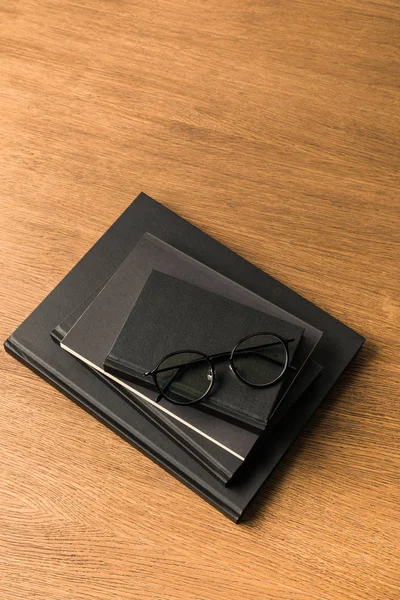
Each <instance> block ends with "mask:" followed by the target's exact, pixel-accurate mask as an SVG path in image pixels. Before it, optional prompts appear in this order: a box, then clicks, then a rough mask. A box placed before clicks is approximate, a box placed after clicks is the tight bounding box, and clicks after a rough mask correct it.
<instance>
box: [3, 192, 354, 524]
mask: <svg viewBox="0 0 400 600" xmlns="http://www.w3.org/2000/svg"><path fill="white" fill-rule="evenodd" d="M363 341H364V339H363V338H362V337H361V336H360V335H358V334H357V333H356V332H355V331H353V330H352V329H349V328H348V327H346V326H345V325H344V324H342V323H340V322H339V321H338V320H336V319H335V318H333V317H331V316H330V315H329V314H327V313H326V312H324V311H323V310H321V309H319V308H318V307H317V306H315V305H313V304H311V303H310V302H308V301H307V300H305V299H304V298H302V297H301V296H299V295H298V294H296V293H295V292H293V291H292V290H290V289H289V288H287V287H286V286H284V285H283V284H281V283H279V282H278V281H276V280H275V279H273V278H272V277H271V276H270V275H268V274H266V273H264V272H262V271H260V270H259V269H257V268H256V267H254V266H253V265H251V264H249V263H248V262H246V261H245V260H244V259H242V258H240V257H239V256H237V255H236V254H234V253H233V252H231V251H230V250H228V249H227V248H226V247H224V246H222V245H221V244H219V243H218V242H216V241H215V240H213V239H212V238H210V237H209V236H208V235H206V234H205V233H203V232H202V231H200V230H199V229H197V228H196V227H194V226H193V225H191V224H189V223H188V222H186V221H184V220H183V219H181V218H180V217H178V216H177V215H176V214H174V213H173V212H171V211H170V210H168V209H167V208H165V207H164V206H162V205H161V204H159V203H157V202H156V201H155V200H153V199H151V198H150V197H148V196H146V195H145V194H140V195H139V196H138V197H137V198H136V200H135V201H134V202H133V203H132V204H131V205H130V206H129V207H128V209H127V210H126V211H125V212H124V213H123V214H122V215H121V217H120V218H119V219H118V220H117V221H116V222H115V223H114V225H112V226H111V227H110V229H109V230H108V231H107V232H106V233H105V234H104V235H103V236H102V237H101V238H100V240H99V241H98V242H97V243H96V244H95V245H94V246H93V248H92V249H91V250H90V251H89V252H88V253H87V254H86V255H85V256H84V257H83V258H82V259H81V260H80V261H79V263H78V264H77V265H76V266H75V267H74V268H73V269H72V271H71V272H70V273H69V274H68V275H67V276H66V277H65V278H64V279H63V281H61V283H60V284H59V285H57V287H56V288H55V289H54V290H53V291H52V292H51V293H50V294H49V296H48V297H47V298H46V299H45V300H44V301H43V302H42V303H41V304H40V305H39V306H38V307H37V308H36V310H35V311H34V312H33V313H32V314H31V315H30V316H29V317H28V318H27V319H26V320H25V321H24V323H22V325H20V327H19V328H18V329H17V330H16V331H15V332H14V333H13V334H12V335H11V336H10V337H9V339H8V340H7V341H6V343H5V347H6V350H7V351H9V352H10V353H11V354H12V355H14V356H15V357H16V358H18V359H19V360H21V361H22V362H23V363H25V364H26V365H28V366H29V367H30V368H31V369H33V370H34V371H36V372H37V373H39V374H40V375H41V376H42V377H44V378H45V379H46V380H48V381H49V382H50V383H52V384H53V385H54V386H56V387H57V388H58V389H60V390H62V391H63V392H64V393H65V394H66V395H68V396H69V397H70V398H71V399H73V400H75V401H76V402H77V403H78V404H80V405H81V406H82V407H84V408H85V409H86V410H88V411H89V412H90V413H92V414H93V415H94V416H96V417H97V418H98V419H100V420H101V421H102V422H103V423H105V424H106V425H108V426H109V427H110V428H112V429H113V430H114V431H116V432H117V433H119V434H120V435H121V436H123V437H124V438H125V439H127V440H128V441H129V442H131V443H132V444H133V445H134V446H136V447H138V448H139V449H140V450H142V451H143V452H144V453H145V454H147V455H148V456H150V457H151V458H152V459H154V460H155V461H156V462H157V463H159V464H161V465H162V466H163V467H164V468H165V469H167V470H168V471H169V472H171V473H173V474H174V475H175V476H176V477H177V478H179V479H180V480H182V481H183V482H184V483H186V484H187V485H188V486H190V487H191V488H192V489H193V490H195V491H196V492H197V493H198V494H200V495H201V496H203V497H204V498H205V499H207V500H208V501H209V502H210V503H211V504H213V505H214V506H216V507H217V508H219V509H220V510H221V511H222V512H223V513H224V514H226V515H227V516H229V517H230V518H232V519H233V520H234V521H236V522H237V521H238V520H239V519H240V518H241V516H242V515H243V512H244V510H245V509H246V507H247V506H248V504H249V502H250V501H251V499H252V498H253V497H254V495H255V494H256V492H257V491H258V490H259V488H260V487H261V486H262V484H263V483H264V481H265V480H266V479H267V478H268V476H269V475H270V474H271V472H272V470H273V469H274V467H275V466H276V465H277V463H278V462H279V460H280V459H281V458H282V456H283V455H284V453H285V452H286V451H287V450H288V448H289V446H290V444H291V443H292V442H293V440H294V439H295V438H296V436H297V435H298V434H299V432H300V431H301V430H302V428H303V427H304V425H305V424H306V423H307V421H308V419H309V418H310V417H311V415H312V414H313V412H314V411H315V409H316V408H317V407H318V406H319V404H320V403H321V401H322V400H323V398H324V397H325V396H326V394H327V393H328V392H329V390H330V389H331V387H332V386H333V384H334V383H335V382H336V380H337V379H338V377H339V376H340V375H341V373H342V372H343V370H344V369H345V367H346V366H347V365H348V364H349V362H350V361H351V359H352V358H353V357H354V355H355V354H356V352H357V351H358V349H359V348H360V346H361V345H362V343H363Z"/></svg>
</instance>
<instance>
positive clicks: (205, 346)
mask: <svg viewBox="0 0 400 600" xmlns="http://www.w3.org/2000/svg"><path fill="white" fill-rule="evenodd" d="M261 332H269V333H274V334H277V335H279V336H281V337H282V338H285V339H287V340H291V341H290V343H288V351H289V364H290V363H291V361H292V359H293V356H294V355H295V352H296V349H297V347H298V345H299V343H300V341H301V339H302V336H303V332H304V329H303V328H301V327H298V326H296V325H293V324H292V323H288V322H287V321H283V320H281V319H277V318H276V317H273V316H272V315H270V314H266V313H264V312H260V311H258V310H255V309H253V308H250V307H248V306H244V305H243V304H240V303H238V302H234V301H233V300H230V299H228V298H226V297H224V296H222V295H219V294H215V293H213V292H210V291H209V290H206V289H204V288H201V287H198V286H196V285H193V284H191V283H188V282H186V281H182V280H181V279H178V278H176V277H172V276H170V275H167V274H165V273H161V272H159V271H155V270H153V271H152V272H151V274H150V276H149V278H148V280H147V282H146V284H145V286H144V287H143V290H142V292H141V294H140V296H139V298H138V299H137V301H136V303H135V305H134V307H133V309H132V311H131V312H130V314H129V316H128V318H127V320H126V322H125V324H124V326H123V328H122V330H121V332H120V334H119V336H118V338H117V340H116V342H115V344H114V346H113V348H112V349H111V352H110V353H109V355H108V356H107V358H106V359H105V361H104V367H105V369H106V370H109V371H111V372H117V373H118V374H121V373H123V374H124V375H128V376H130V377H133V378H135V379H136V380H137V381H139V382H140V383H142V384H144V385H148V382H149V378H148V377H147V378H146V377H144V375H143V374H144V372H145V371H149V370H151V369H152V368H153V367H155V365H156V364H157V363H158V362H159V361H160V360H161V359H162V358H163V357H165V356H166V355H167V354H170V353H172V352H175V351H178V350H186V349H191V350H199V351H200V352H203V353H205V354H207V355H213V354H217V353H221V352H228V351H230V350H232V348H233V347H234V346H235V345H236V343H237V342H239V341H240V340H241V339H242V338H244V337H245V336H247V335H250V334H257V333H261ZM214 368H215V382H214V385H213V388H212V390H211V394H210V395H209V396H208V397H207V398H205V399H204V400H202V401H201V402H199V403H198V404H196V408H197V409H199V410H204V411H206V412H209V413H212V414H215V415H218V416H219V417H221V418H225V419H227V420H229V421H233V422H235V423H237V424H238V425H241V426H242V425H245V426H247V427H250V428H254V427H255V428H256V429H260V430H263V429H264V428H265V427H266V425H267V421H268V418H269V417H270V415H271V413H272V411H273V409H274V406H275V404H276V402H277V399H278V397H279V393H280V391H281V389H282V384H283V379H281V380H280V381H278V382H277V383H275V384H273V385H271V386H269V387H264V388H254V387H250V386H248V385H246V384H245V383H243V382H242V381H240V380H239V379H238V378H237V377H235V375H234V374H233V373H232V371H231V370H230V369H229V368H228V364H227V361H225V360H223V361H216V362H215V364H214ZM290 374H291V371H289V373H288V375H289V376H290ZM150 381H151V382H152V380H151V378H150Z"/></svg>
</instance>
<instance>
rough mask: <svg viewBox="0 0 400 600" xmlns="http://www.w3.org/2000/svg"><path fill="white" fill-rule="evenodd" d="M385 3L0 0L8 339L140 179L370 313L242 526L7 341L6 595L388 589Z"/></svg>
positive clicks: (391, 311)
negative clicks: (362, 340) (337, 376)
mask: <svg viewBox="0 0 400 600" xmlns="http://www.w3.org/2000/svg"><path fill="white" fill-rule="evenodd" d="M399 9H400V7H399V4H398V1H397V0H375V1H368V0H331V1H329V0H307V1H304V0H303V1H302V0H297V1H296V0H287V1H285V2H283V1H282V2H279V1H278V0H237V1H235V2H232V0H218V1H216V0H214V1H211V0H165V1H164V0H154V1H147V2H146V1H141V2H139V1H137V0H125V1H123V0H119V1H118V0H114V1H110V0H63V1H62V2H61V1H60V0H37V1H33V0H3V2H1V4H0V48H1V49H0V78H1V86H0V88H1V91H0V94H1V96H0V98H1V110H0V134H1V155H0V173H1V215H0V216H1V240H0V261H1V284H0V310H1V331H0V333H1V336H2V339H3V340H4V339H5V338H6V337H7V336H8V335H9V334H10V333H11V332H12V331H13V330H14V328H15V327H16V326H17V325H18V324H19V323H20V322H21V321H22V319H24V318H25V317H26V316H27V315H28V314H29V313H30V312H31V311H32V309H33V308H34V307H35V306H36V305H37V304H38V303H39V302H40V301H41V300H42V299H43V298H44V296H45V295H46V294H47V293H48V292H50V290H51V289H52V288H53V287H54V286H55V285H56V284H57V282H58V281H59V280H60V279H61V278H62V277H63V275H64V274H65V273H66V272H67V271H68V270H69V269H70V268H71V267H72V266H73V265H74V264H75V263H76V261H77V260H78V259H79V258H80V257H81V256H82V254H83V253H84V252H85V251H86V250H87V249H88V248H89V247H90V246H91V245H92V244H93V243H94V242H95V241H96V240H97V238H98V237H99V236H100V234H102V233H103V231H104V230H105V229H106V228H107V227H108V226H109V225H110V224H111V223H112V222H113V221H114V220H115V219H116V218H117V216H118V215H119V214H120V213H121V211H122V210H123V209H124V208H125V207H126V206H127V205H128V203H129V202H130V201H131V199H132V198H133V197H134V196H135V195H136V194H137V193H138V192H139V191H141V190H144V191H146V192H147V193H148V194H150V195H153V196H154V197H155V198H157V199H158V200H160V201H162V202H164V203H165V204H166V205H167V206H168V207H170V208H171V209H173V210H176V211H177V212H178V213H179V214H180V215H182V216H184V217H185V218H187V219H189V220H190V221H192V222H193V223H195V224H196V225H198V226H200V227H201V228H202V229H204V230H205V231H207V232H208V233H210V234H212V235H213V236H215V237H216V238H217V239H218V240H220V241H222V242H224V243H226V244H227V245H228V246H230V247H231V248H233V249H234V250H236V251H237V252H239V253H240V254H242V255H243V256H245V257H246V258H248V259H249V260H251V261H253V262H254V263H255V264H257V265H258V266H260V267H262V268H264V269H265V270H268V271H269V272H270V273H272V274H273V275H274V276H277V277H278V278H280V279H281V280H282V281H283V282H285V283H286V284H289V285H290V286H292V287H293V288H294V289H295V290H297V291H299V292H300V293H302V294H304V295H305V296H307V297H308V298H309V299H310V300H312V301H314V302H316V303H318V304H319V305H320V306H321V307H322V308H324V309H326V310H328V311H329V312H331V313H332V314H333V315H335V316H336V317H338V318H339V319H342V320H343V321H344V322H345V323H347V324H348V325H350V326H351V327H354V328H355V329H357V330H358V331H359V332H360V333H362V334H363V335H365V336H366V337H367V339H368V342H367V344H366V346H365V347H364V349H363V350H362V351H361V353H360V354H359V356H358V357H357V359H356V360H355V361H354V364H353V365H352V366H351V368H350V369H349V370H348V372H347V373H346V375H345V376H344V377H343V378H342V380H341V382H340V384H339V385H337V387H336V388H335V391H334V392H333V394H331V396H330V399H329V401H327V402H326V403H325V405H324V406H323V408H321V410H319V411H318V414H317V415H315V417H314V418H313V420H312V422H311V423H310V425H309V426H308V427H307V429H306V430H305V431H304V433H303V435H302V436H301V438H300V439H299V440H298V441H297V442H296V444H295V445H294V447H293V448H292V450H291V451H290V453H289V454H288V455H287V457H286V458H285V459H284V460H283V461H282V463H281V465H280V466H279V468H278V469H277V470H276V472H275V473H274V476H273V477H272V478H271V480H270V482H269V483H268V484H267V485H266V486H265V488H264V489H263V491H262V492H261V494H260V495H259V496H258V499H257V501H256V503H255V505H254V506H253V507H252V508H251V510H250V513H249V515H248V520H247V522H246V523H244V524H243V525H241V526H235V525H233V524H232V523H231V522H230V521H228V520H227V519H226V518H224V517H223V516H222V515H220V514H219V513H218V512H217V511H215V510H214V509H213V508H211V507H210V506H208V505H207V504H206V503H205V502H204V501H202V500H201V499H200V498H198V497H197V496H196V495H195V494H194V493H192V492H191V491H190V490H188V489H186V488H185V487H184V486H183V485H181V484H180V483H178V482H177V481H175V480H174V479H173V478H172V477H170V476H169V475H167V474H166V473H165V472H164V471H162V470H161V469H160V468H159V467H157V466H155V465H154V464H152V463H151V462H150V461H149V460H148V459H146V458H144V457H143V456H142V455H141V454H139V453H138V452H137V451H135V450H134V449H132V448H131V447H130V446H129V445H128V444H126V443H124V442H123V441H121V440H120V439H119V438H118V437H117V436H115V435H114V434H113V433H111V432H110V431H108V430H107V429H106V428H105V427H103V426H102V425H100V424H99V423H97V422H96V421H95V420H94V419H93V418H91V417H90V416H88V415H87V414H86V413H85V412H84V411H83V410H81V409H79V408H78V407H76V406H75V405H74V404H73V403H72V402H70V401H69V400H68V399H66V398H65V397H64V396H62V395H61V394H60V393H57V392H56V391H55V390H54V389H53V388H51V387H50V386H49V385H48V384H46V383H44V382H43V381H42V380H40V379H39V378H38V377H35V376H34V375H33V374H32V373H31V372H30V371H28V370H27V369H26V368H24V367H23V366H22V365H20V364H18V363H17V362H16V361H15V360H13V359H12V358H11V357H9V356H8V355H5V353H4V351H2V352H1V354H0V358H1V371H2V373H1V390H2V394H1V402H0V435H1V441H0V598H1V600H15V599H20V598H21V599H24V600H25V599H43V600H64V599H71V600H72V599H73V600H81V599H82V600H83V599H85V600H86V599H87V600H89V599H96V600H98V599H101V600H103V599H104V600H114V599H115V600H125V599H129V600H177V599H184V600H264V599H266V600H270V599H274V600H275V599H276V600H320V599H327V600H336V599H337V600H356V599H357V600H358V599H359V600H395V599H398V598H399V597H400V592H399V579H398V566H399V565H398V559H397V557H398V542H399V530H398V522H399V510H398V509H399V505H398V500H399V486H398V476H399V471H398V467H399V460H398V441H399V437H398V434H399V427H398V414H399V380H400V377H399V362H400V361H399V349H400V344H399V339H400V334H399V321H400V310H399V289H398V282H399V279H400V277H399V270H398V266H399V235H400V234H399V226H400V220H399V219H400V215H399V179H398V172H399V135H400V126H399V124H400V123H399V121H400V119H399V100H400V94H399V76H400V70H399V66H400V64H399V63H400V54H399V48H398V46H397V44H398V41H399V39H400V27H399V20H400V12H399Z"/></svg>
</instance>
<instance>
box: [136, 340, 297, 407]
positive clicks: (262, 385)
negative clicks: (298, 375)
mask: <svg viewBox="0 0 400 600" xmlns="http://www.w3.org/2000/svg"><path fill="white" fill-rule="evenodd" d="M261 335H268V336H271V337H275V338H277V340H279V342H280V343H282V345H283V347H284V350H285V362H284V364H283V365H282V367H283V368H282V371H281V372H280V374H279V375H278V376H277V377H276V378H275V379H274V380H272V381H269V382H268V383H260V384H257V383H252V382H250V381H247V380H246V379H245V378H244V377H243V376H242V375H241V374H240V373H239V372H238V370H237V368H236V367H235V363H234V357H235V352H237V348H238V347H239V346H240V345H241V344H243V342H245V341H246V340H248V339H250V338H252V337H258V336H261ZM293 341H294V339H289V340H288V339H285V338H283V337H282V336H280V335H278V334H276V333H271V332H264V331H263V332H260V333H252V334H250V335H246V336H245V337H244V338H242V339H240V340H239V341H238V342H237V344H235V346H234V347H233V349H232V350H230V351H228V352H219V353H217V354H211V355H207V354H204V352H200V351H199V350H178V351H175V352H170V353H169V354H167V355H166V356H164V357H163V358H162V359H161V360H159V361H158V363H157V364H156V366H155V367H154V368H153V369H152V370H151V371H146V372H145V373H143V376H144V377H147V376H150V375H151V377H152V378H153V382H154V385H155V387H156V389H157V391H158V392H159V396H158V398H157V400H156V402H159V401H160V400H161V398H165V400H167V401H168V402H172V404H178V405H181V406H189V405H191V404H197V403H198V402H201V401H202V400H204V399H205V398H206V397H207V396H208V395H209V394H210V392H211V389H212V387H213V385H214V381H215V369H214V365H213V364H212V361H213V360H215V359H218V358H223V357H229V368H230V369H231V371H232V372H233V373H234V374H235V376H236V377H237V378H238V379H239V380H240V381H241V382H242V383H244V384H245V385H248V386H250V387H253V388H267V387H270V386H272V385H274V384H275V383H278V381H280V380H281V379H282V378H283V376H284V375H285V373H286V371H287V369H288V368H289V369H294V370H297V369H295V367H293V366H291V365H289V349H288V344H289V343H290V342H293ZM279 342H275V343H276V344H277V343H279ZM270 345H272V344H270ZM263 346H266V344H262V345H261V347H263ZM252 349H254V348H244V349H243V350H252ZM190 353H191V354H197V355H199V356H201V357H202V359H198V360H194V361H189V362H188V363H183V364H182V365H177V367H178V369H179V368H180V367H184V366H187V365H188V364H191V363H195V362H199V360H205V361H206V362H207V363H208V367H209V371H208V374H209V376H210V375H211V377H209V378H210V384H209V386H208V388H207V390H206V391H205V392H204V393H203V394H202V395H201V396H199V398H196V399H195V400H190V401H188V402H177V401H175V400H173V399H172V398H169V397H168V396H167V395H166V394H165V389H166V388H168V387H169V385H170V384H171V383H172V381H173V379H174V377H172V378H171V380H170V381H168V382H167V384H166V385H165V386H164V388H163V389H162V388H161V386H160V384H159V382H158V380H157V373H161V372H163V371H171V370H172V369H174V368H177V367H174V366H171V367H166V368H165V369H161V370H159V367H160V365H161V364H162V363H163V362H165V361H166V360H167V359H168V358H171V356H177V355H179V354H190ZM264 358H266V359H267V360H272V359H271V358H268V357H264Z"/></svg>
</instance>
